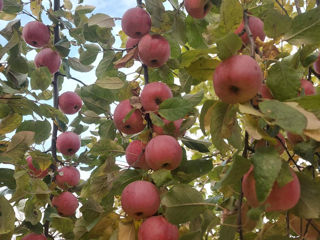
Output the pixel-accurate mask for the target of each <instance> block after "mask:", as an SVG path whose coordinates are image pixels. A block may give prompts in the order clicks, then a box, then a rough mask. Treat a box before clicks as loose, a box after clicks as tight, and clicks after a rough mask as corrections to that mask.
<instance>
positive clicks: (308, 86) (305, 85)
mask: <svg viewBox="0 0 320 240" xmlns="http://www.w3.org/2000/svg"><path fill="white" fill-rule="evenodd" d="M301 88H302V89H303V91H304V95H306V96H308V95H314V94H316V89H315V87H314V86H313V84H312V82H310V81H308V80H306V79H301ZM301 91H302V90H301ZM299 95H300V94H299Z"/></svg>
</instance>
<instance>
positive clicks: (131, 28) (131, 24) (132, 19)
mask: <svg viewBox="0 0 320 240" xmlns="http://www.w3.org/2000/svg"><path fill="white" fill-rule="evenodd" d="M121 26H122V30H123V31H124V33H125V34H127V35H128V36H129V37H131V38H142V37H143V36H144V35H145V34H147V33H149V32H150V29H151V18H150V15H149V13H147V12H146V11H145V10H144V9H142V8H140V7H135V8H130V9H129V10H127V11H126V12H125V13H124V14H123V16H122V20H121Z"/></svg>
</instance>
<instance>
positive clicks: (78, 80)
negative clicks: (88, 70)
mask: <svg viewBox="0 0 320 240" xmlns="http://www.w3.org/2000/svg"><path fill="white" fill-rule="evenodd" d="M58 74H59V75H60V76H62V77H66V78H68V79H72V80H74V81H76V82H79V83H81V84H82V85H83V86H86V87H87V86H88V85H87V84H85V83H84V82H82V81H81V80H80V79H78V78H75V77H71V76H70V77H68V76H67V75H65V74H62V73H60V72H58Z"/></svg>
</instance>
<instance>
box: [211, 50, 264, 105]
mask: <svg viewBox="0 0 320 240" xmlns="http://www.w3.org/2000/svg"><path fill="white" fill-rule="evenodd" d="M262 80H263V74H262V71H261V69H260V66H259V64H258V63H257V61H256V60H254V59H253V58H251V57H249V56H247V55H235V56H232V57H230V58H228V59H227V60H225V61H223V62H221V63H220V64H219V65H218V67H217V68H216V70H215V72H214V76H213V85H214V90H215V92H216V95H217V96H218V97H219V98H220V99H221V101H222V102H225V103H231V104H234V103H244V102H247V101H249V100H250V99H252V98H253V97H254V96H255V95H256V94H257V93H258V92H259V91H260V89H261V85H262Z"/></svg>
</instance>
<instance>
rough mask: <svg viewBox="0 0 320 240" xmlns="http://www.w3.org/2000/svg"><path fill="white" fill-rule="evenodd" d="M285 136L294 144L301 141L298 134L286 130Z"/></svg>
mask: <svg viewBox="0 0 320 240" xmlns="http://www.w3.org/2000/svg"><path fill="white" fill-rule="evenodd" d="M287 137H288V140H289V142H290V143H291V144H292V145H296V144H298V143H300V142H303V138H302V137H301V136H300V135H297V134H294V133H291V132H287Z"/></svg>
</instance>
